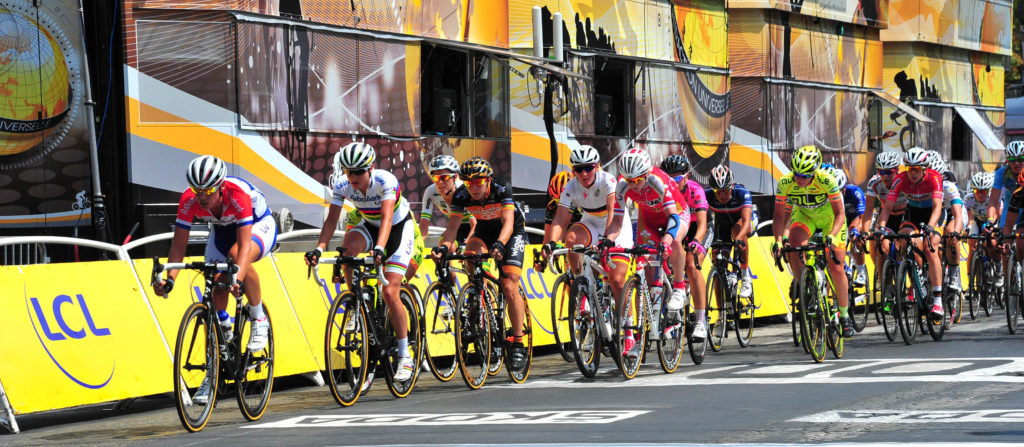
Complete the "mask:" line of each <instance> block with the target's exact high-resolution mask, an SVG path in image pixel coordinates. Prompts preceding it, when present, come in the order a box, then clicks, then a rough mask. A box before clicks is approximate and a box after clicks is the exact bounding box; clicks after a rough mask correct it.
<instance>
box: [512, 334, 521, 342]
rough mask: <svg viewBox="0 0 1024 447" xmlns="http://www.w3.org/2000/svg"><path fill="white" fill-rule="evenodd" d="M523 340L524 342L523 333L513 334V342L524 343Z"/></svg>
mask: <svg viewBox="0 0 1024 447" xmlns="http://www.w3.org/2000/svg"><path fill="white" fill-rule="evenodd" d="M522 342H523V336H522V335H520V336H518V337H517V336H515V335H513V336H512V343H522Z"/></svg>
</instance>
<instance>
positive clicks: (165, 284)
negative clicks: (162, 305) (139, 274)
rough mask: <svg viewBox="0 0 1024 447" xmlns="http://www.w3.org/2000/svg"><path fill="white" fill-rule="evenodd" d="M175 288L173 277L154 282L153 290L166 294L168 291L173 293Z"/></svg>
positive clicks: (161, 294) (159, 293)
mask: <svg viewBox="0 0 1024 447" xmlns="http://www.w3.org/2000/svg"><path fill="white" fill-rule="evenodd" d="M173 289H174V280H173V279H171V278H167V279H163V280H160V282H159V283H154V284H153V292H155V293H156V294H157V295H160V296H166V295H167V294H168V293H171V290H173Z"/></svg>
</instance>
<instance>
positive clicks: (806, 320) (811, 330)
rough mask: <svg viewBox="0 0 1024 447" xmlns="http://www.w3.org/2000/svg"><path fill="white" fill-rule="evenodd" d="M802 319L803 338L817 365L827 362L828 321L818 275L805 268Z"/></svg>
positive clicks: (801, 306)
mask: <svg viewBox="0 0 1024 447" xmlns="http://www.w3.org/2000/svg"><path fill="white" fill-rule="evenodd" d="M800 284H801V287H800V291H801V293H800V319H801V321H802V324H801V330H802V331H803V332H802V333H801V338H802V339H803V340H804V346H805V349H808V350H809V351H810V352H809V354H811V358H812V359H814V362H815V363H821V362H824V361H825V351H826V346H825V344H826V340H825V339H826V332H825V331H826V330H827V328H826V326H827V324H826V321H825V312H824V309H822V308H821V307H820V305H821V301H820V299H819V298H820V296H819V291H818V280H817V274H816V273H815V271H814V268H812V267H807V266H804V268H803V269H802V270H801V272H800Z"/></svg>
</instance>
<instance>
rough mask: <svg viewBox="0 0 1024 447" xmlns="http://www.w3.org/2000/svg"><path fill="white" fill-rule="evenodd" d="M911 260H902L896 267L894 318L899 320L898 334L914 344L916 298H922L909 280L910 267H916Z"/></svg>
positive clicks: (917, 315)
mask: <svg viewBox="0 0 1024 447" xmlns="http://www.w3.org/2000/svg"><path fill="white" fill-rule="evenodd" d="M912 263H913V261H903V262H901V263H900V266H899V268H898V269H896V288H895V292H896V306H895V314H896V320H897V321H898V322H899V327H900V336H901V337H903V342H904V343H906V344H908V345H911V344H914V338H915V337H917V326H918V324H920V323H919V322H920V319H921V318H920V312H919V309H918V304H917V300H921V299H924V298H923V297H920V296H917V295H919V293H918V291H917V290H914V283H913V281H912V280H911V277H910V275H911V272H910V269H911V268H916V266H913V265H912Z"/></svg>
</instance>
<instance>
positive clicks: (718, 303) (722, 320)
mask: <svg viewBox="0 0 1024 447" xmlns="http://www.w3.org/2000/svg"><path fill="white" fill-rule="evenodd" d="M726 284H727V283H726V279H725V276H724V275H722V274H721V271H720V270H715V271H713V272H711V273H709V274H708V281H707V291H706V292H705V294H706V295H707V303H708V304H707V315H708V321H711V310H712V308H711V305H712V303H714V305H715V309H714V310H715V320H714V323H710V324H709V327H708V337H710V338H711V340H710V345H711V350H712V351H714V352H718V351H721V350H722V343H723V342H724V340H725V332H726V330H728V324H727V323H726V321H727V320H728V319H729V312H728V311H727V308H728V306H729V304H731V303H729V300H730V299H731V297H730V296H729V295H730V294H731V292H730V291H729V290H728V287H727V285H726Z"/></svg>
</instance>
